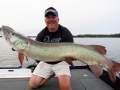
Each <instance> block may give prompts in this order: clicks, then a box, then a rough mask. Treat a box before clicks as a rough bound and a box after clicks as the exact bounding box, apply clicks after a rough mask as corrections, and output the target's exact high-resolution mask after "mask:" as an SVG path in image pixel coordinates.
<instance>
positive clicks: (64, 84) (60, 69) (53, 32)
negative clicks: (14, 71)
mask: <svg viewBox="0 0 120 90" xmlns="http://www.w3.org/2000/svg"><path fill="white" fill-rule="evenodd" d="M58 22H59V18H58V12H57V10H56V9H55V8H53V7H49V8H47V9H46V10H45V23H46V25H47V26H46V27H45V28H44V29H43V30H42V31H41V32H40V33H39V34H38V35H37V37H36V40H37V41H40V42H46V43H60V42H72V43H73V37H72V34H71V33H70V31H69V30H68V29H67V28H66V27H63V26H62V25H60V24H58ZM55 53H57V52H55ZM55 75H56V76H57V77H58V80H59V85H60V88H61V90H72V89H71V85H70V70H69V64H68V63H66V62H65V61H57V62H43V61H41V62H39V64H38V65H37V67H36V68H35V70H34V72H33V74H32V76H31V78H30V81H29V85H30V87H31V88H37V87H39V86H41V85H43V84H45V83H46V82H47V81H48V80H50V79H51V78H52V77H54V76H55Z"/></svg>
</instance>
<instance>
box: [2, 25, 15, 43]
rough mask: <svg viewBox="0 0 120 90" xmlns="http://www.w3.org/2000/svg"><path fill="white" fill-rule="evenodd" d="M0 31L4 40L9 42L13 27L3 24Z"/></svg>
mask: <svg viewBox="0 0 120 90" xmlns="http://www.w3.org/2000/svg"><path fill="white" fill-rule="evenodd" d="M0 31H1V32H2V36H3V37H4V38H5V40H6V41H9V42H10V37H11V35H12V32H13V29H11V28H10V27H8V26H4V25H3V26H2V28H1V30H0Z"/></svg>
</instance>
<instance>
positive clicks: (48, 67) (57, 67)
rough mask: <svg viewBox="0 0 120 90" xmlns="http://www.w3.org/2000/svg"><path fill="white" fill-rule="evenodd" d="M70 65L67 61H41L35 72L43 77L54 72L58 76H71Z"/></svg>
mask: <svg viewBox="0 0 120 90" xmlns="http://www.w3.org/2000/svg"><path fill="white" fill-rule="evenodd" d="M69 66H70V65H69V64H68V63H66V62H65V61H61V62H59V63H57V64H48V63H46V62H43V61H40V62H39V64H38V65H37V67H36V68H35V70H34V72H33V74H34V75H37V76H40V77H43V78H48V77H49V76H50V75H52V74H53V73H55V75H56V77H59V76H60V75H68V76H71V75H70V68H69Z"/></svg>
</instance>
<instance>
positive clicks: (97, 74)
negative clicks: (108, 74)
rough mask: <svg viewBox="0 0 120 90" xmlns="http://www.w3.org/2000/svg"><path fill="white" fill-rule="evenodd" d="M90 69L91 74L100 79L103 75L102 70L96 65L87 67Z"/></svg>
mask: <svg viewBox="0 0 120 90" xmlns="http://www.w3.org/2000/svg"><path fill="white" fill-rule="evenodd" d="M89 67H90V69H91V70H92V72H93V73H94V74H95V75H96V76H97V77H100V76H101V75H102V73H103V69H102V67H101V66H100V65H99V64H97V65H89Z"/></svg>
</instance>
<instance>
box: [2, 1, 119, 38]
mask: <svg viewBox="0 0 120 90" xmlns="http://www.w3.org/2000/svg"><path fill="white" fill-rule="evenodd" d="M51 6H52V7H54V8H56V9H57V11H58V13H59V20H60V21H59V24H61V25H63V26H65V27H67V28H68V29H69V30H70V31H71V33H72V34H73V35H78V34H116V33H120V0H0V27H1V26H2V25H6V26H9V27H11V28H13V29H14V30H16V31H17V32H19V33H22V34H24V35H27V36H36V35H37V34H38V33H39V32H40V31H41V30H42V29H43V28H44V27H45V26H46V24H45V22H44V19H45V18H44V12H45V9H47V8H48V7H51Z"/></svg>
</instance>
